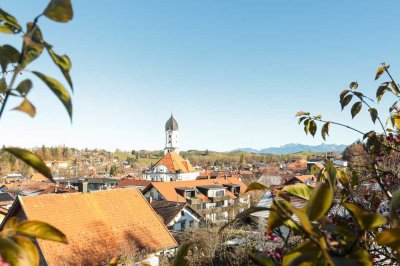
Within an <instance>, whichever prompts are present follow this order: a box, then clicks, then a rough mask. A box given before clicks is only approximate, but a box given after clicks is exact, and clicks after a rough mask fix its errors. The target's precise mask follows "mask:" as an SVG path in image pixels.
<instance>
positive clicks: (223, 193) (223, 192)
mask: <svg viewBox="0 0 400 266" xmlns="http://www.w3.org/2000/svg"><path fill="white" fill-rule="evenodd" d="M224 195H225V190H218V191H216V192H215V196H216V197H220V196H224Z"/></svg>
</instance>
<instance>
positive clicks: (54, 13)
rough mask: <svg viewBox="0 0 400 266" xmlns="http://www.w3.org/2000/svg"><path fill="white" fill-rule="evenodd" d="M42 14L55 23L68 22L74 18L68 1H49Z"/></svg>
mask: <svg viewBox="0 0 400 266" xmlns="http://www.w3.org/2000/svg"><path fill="white" fill-rule="evenodd" d="M43 14H44V15H45V16H46V17H48V18H49V19H51V20H54V21H57V22H68V21H70V20H72V17H73V16H74V13H73V10H72V5H71V1H70V0H51V1H50V3H49V5H48V6H47V7H46V9H45V10H44V12H43Z"/></svg>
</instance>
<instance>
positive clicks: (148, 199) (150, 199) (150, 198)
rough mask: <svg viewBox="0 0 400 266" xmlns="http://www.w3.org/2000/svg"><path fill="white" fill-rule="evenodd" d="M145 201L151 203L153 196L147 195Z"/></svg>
mask: <svg viewBox="0 0 400 266" xmlns="http://www.w3.org/2000/svg"><path fill="white" fill-rule="evenodd" d="M147 201H148V202H149V203H150V205H151V204H152V203H153V197H152V196H150V197H148V198H147Z"/></svg>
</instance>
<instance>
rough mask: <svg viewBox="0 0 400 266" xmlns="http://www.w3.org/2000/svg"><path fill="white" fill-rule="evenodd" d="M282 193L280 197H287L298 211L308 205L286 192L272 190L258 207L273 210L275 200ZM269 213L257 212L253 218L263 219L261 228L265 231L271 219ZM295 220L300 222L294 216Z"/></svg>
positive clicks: (303, 200) (265, 194)
mask: <svg viewBox="0 0 400 266" xmlns="http://www.w3.org/2000/svg"><path fill="white" fill-rule="evenodd" d="M278 192H279V193H280V195H285V199H286V200H287V201H288V202H290V203H291V204H292V206H294V207H295V208H297V209H301V208H303V207H304V206H305V205H306V204H307V202H308V201H307V200H305V199H302V198H299V197H296V196H293V195H291V194H289V193H286V192H284V191H280V190H279V189H277V190H274V189H270V190H267V191H266V192H265V193H264V195H263V196H262V197H261V199H260V201H259V202H258V203H257V205H256V207H265V208H271V206H272V203H273V199H274V198H275V197H276V194H277V193H278ZM269 213H270V212H269V211H260V212H255V213H252V214H251V216H252V217H259V218H262V220H261V223H260V226H261V227H262V228H263V230H265V226H266V223H267V222H268V217H269ZM292 218H293V220H295V221H296V222H299V219H298V217H297V216H296V215H292Z"/></svg>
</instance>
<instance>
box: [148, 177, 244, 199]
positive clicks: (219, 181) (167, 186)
mask: <svg viewBox="0 0 400 266" xmlns="http://www.w3.org/2000/svg"><path fill="white" fill-rule="evenodd" d="M224 184H235V185H239V186H240V192H241V193H244V191H246V189H247V186H246V185H245V184H244V183H243V182H242V181H240V180H239V178H238V177H230V178H227V179H225V178H215V179H201V180H193V181H174V182H151V186H153V187H154V188H156V189H157V191H158V192H159V193H160V194H161V195H162V196H163V197H164V198H165V199H166V200H168V201H179V202H186V200H185V198H184V197H182V196H181V195H179V194H178V193H177V192H176V190H175V188H179V187H191V188H194V187H198V186H208V185H224ZM151 186H149V187H151ZM149 187H148V188H147V189H149Z"/></svg>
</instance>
